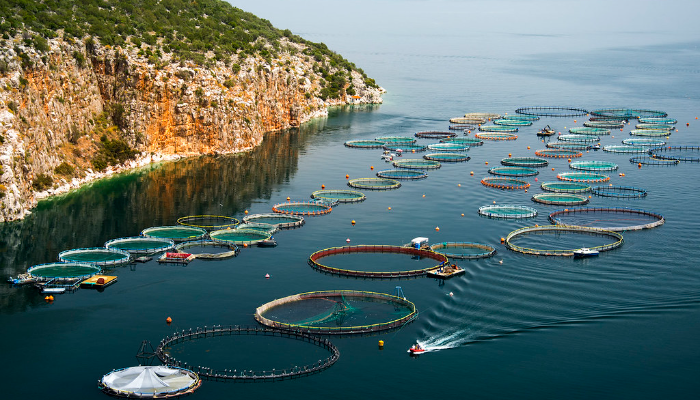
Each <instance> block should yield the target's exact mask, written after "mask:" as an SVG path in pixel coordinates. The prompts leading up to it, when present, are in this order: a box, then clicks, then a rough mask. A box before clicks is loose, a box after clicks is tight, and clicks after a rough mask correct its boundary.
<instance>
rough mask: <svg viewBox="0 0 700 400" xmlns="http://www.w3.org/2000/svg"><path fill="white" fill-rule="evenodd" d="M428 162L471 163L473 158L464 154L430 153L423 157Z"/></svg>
mask: <svg viewBox="0 0 700 400" xmlns="http://www.w3.org/2000/svg"><path fill="white" fill-rule="evenodd" d="M423 158H424V159H426V160H431V161H438V162H463V161H469V160H470V158H471V157H469V156H468V155H466V154H464V153H447V152H445V153H430V154H426V155H424V156H423Z"/></svg>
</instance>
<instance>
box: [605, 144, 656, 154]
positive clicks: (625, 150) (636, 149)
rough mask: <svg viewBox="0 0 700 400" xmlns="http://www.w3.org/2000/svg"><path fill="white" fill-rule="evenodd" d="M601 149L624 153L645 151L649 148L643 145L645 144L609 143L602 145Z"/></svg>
mask: <svg viewBox="0 0 700 400" xmlns="http://www.w3.org/2000/svg"><path fill="white" fill-rule="evenodd" d="M603 151H607V152H609V153H624V154H630V153H647V152H648V151H649V148H648V147H645V146H627V145H610V146H603Z"/></svg>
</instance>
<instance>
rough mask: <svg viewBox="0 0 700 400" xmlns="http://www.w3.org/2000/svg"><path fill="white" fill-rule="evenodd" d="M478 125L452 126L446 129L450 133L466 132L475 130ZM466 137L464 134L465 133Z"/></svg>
mask: <svg viewBox="0 0 700 400" xmlns="http://www.w3.org/2000/svg"><path fill="white" fill-rule="evenodd" d="M477 126H478V125H476V124H452V125H450V126H448V127H447V129H449V130H451V131H467V130H471V129H476V128H477ZM465 135H466V132H465Z"/></svg>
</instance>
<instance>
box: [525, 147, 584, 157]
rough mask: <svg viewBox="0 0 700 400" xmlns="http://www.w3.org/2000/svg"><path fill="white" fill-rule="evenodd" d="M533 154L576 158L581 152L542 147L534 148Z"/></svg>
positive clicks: (580, 155) (581, 154)
mask: <svg viewBox="0 0 700 400" xmlns="http://www.w3.org/2000/svg"><path fill="white" fill-rule="evenodd" d="M535 155H536V156H538V157H549V158H578V157H582V156H583V153H581V152H580V151H577V150H568V149H542V150H535Z"/></svg>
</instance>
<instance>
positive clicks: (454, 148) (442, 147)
mask: <svg viewBox="0 0 700 400" xmlns="http://www.w3.org/2000/svg"><path fill="white" fill-rule="evenodd" d="M428 150H431V151H449V152H452V153H455V152H459V151H467V150H469V146H465V145H463V144H459V143H435V144H429V145H428Z"/></svg>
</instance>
